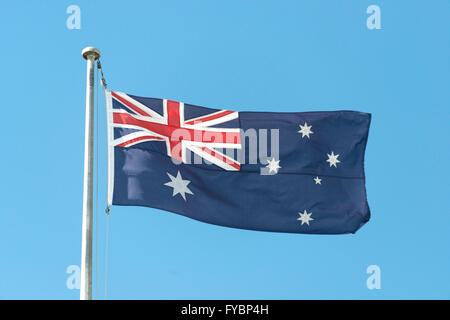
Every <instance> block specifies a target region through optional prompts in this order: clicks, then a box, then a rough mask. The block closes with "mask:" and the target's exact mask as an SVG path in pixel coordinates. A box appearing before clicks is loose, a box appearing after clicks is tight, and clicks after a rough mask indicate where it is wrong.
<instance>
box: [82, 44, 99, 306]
mask: <svg viewBox="0 0 450 320" xmlns="http://www.w3.org/2000/svg"><path fill="white" fill-rule="evenodd" d="M81 55H82V56H83V58H84V59H86V62H87V80H86V122H85V133H84V178H83V226H82V240H81V286H80V300H92V230H93V217H92V204H93V196H92V194H93V193H92V190H93V182H94V175H93V172H92V171H93V164H94V154H93V153H94V68H95V60H97V59H99V58H100V51H99V50H98V49H96V48H94V47H86V48H84V49H83V51H82V52H81Z"/></svg>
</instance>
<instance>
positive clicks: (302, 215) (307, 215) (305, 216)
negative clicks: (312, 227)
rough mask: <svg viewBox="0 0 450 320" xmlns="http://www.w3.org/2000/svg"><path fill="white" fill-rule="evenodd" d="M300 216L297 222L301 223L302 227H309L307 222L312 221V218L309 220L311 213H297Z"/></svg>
mask: <svg viewBox="0 0 450 320" xmlns="http://www.w3.org/2000/svg"><path fill="white" fill-rule="evenodd" d="M298 214H299V215H300V218H297V220H299V221H301V222H302V225H303V224H304V223H306V224H307V225H308V226H309V222H310V221H312V220H314V219H313V218H311V215H312V212H310V213H308V212H306V210H305V211H303V213H301V212H299V213H298Z"/></svg>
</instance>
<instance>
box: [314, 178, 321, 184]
mask: <svg viewBox="0 0 450 320" xmlns="http://www.w3.org/2000/svg"><path fill="white" fill-rule="evenodd" d="M314 181H315V182H316V184H322V179H320V178H319V177H315V178H314Z"/></svg>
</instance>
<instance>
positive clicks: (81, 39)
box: [0, 0, 450, 299]
mask: <svg viewBox="0 0 450 320" xmlns="http://www.w3.org/2000/svg"><path fill="white" fill-rule="evenodd" d="M71 4H76V5H79V6H80V8H81V29H80V30H69V29H67V27H66V19H67V17H68V16H69V15H68V14H66V8H67V7H68V6H69V5H71ZM371 4H376V5H379V6H380V8H381V27H382V28H381V30H369V29H368V28H367V27H366V19H367V17H368V14H366V8H367V7H368V6H369V5H371ZM449 9H450V3H449V2H448V1H447V0H436V1H423V0H422V1H380V0H370V1H365V0H358V1H356V0H355V1H312V0H310V1H260V0H259V1H196V0H190V1H145V2H144V1H126V2H124V1H121V2H119V1H117V2H116V1H39V2H38V1H33V2H31V1H3V2H1V4H0V27H1V30H2V36H1V38H2V39H1V51H0V55H1V60H0V61H1V62H0V63H1V76H0V85H1V88H2V93H3V97H2V101H1V106H2V107H1V109H2V113H3V121H2V126H3V132H4V133H5V136H4V139H3V146H2V150H3V151H2V156H1V157H0V165H1V168H2V179H1V183H0V191H1V199H2V206H1V220H0V243H1V258H0V298H2V299H5V298H19V299H21V298H24V299H49V298H56V299H78V297H79V291H78V290H69V289H68V288H67V287H66V279H67V277H68V276H69V275H68V274H66V268H67V267H68V266H69V265H79V264H80V254H81V211H82V182H83V181H82V179H83V176H82V174H83V150H84V117H85V106H84V102H85V74H86V66H85V61H84V60H83V59H82V58H81V50H82V49H83V48H84V47H85V46H88V45H94V46H96V47H98V48H99V49H100V50H101V52H102V63H103V67H104V70H105V77H106V78H107V81H108V84H109V86H110V88H112V89H116V90H120V91H124V92H128V93H131V94H135V95H141V96H149V97H161V98H171V99H175V100H181V101H185V102H189V103H193V104H197V105H203V106H207V107H213V108H216V107H218V108H220V107H223V108H231V109H234V110H238V111H245V110H253V111H315V110H337V109H343V108H345V109H353V110H359V111H365V112H370V113H372V117H373V118H372V126H371V130H370V134H369V142H368V146H367V153H366V175H367V192H368V200H369V205H370V207H371V211H372V219H371V221H370V222H369V223H368V224H366V225H365V226H364V227H363V228H362V229H360V230H359V231H358V232H357V233H356V234H354V235H342V236H311V235H298V234H279V233H267V232H254V231H245V230H235V229H228V228H224V227H218V226H214V225H208V224H204V223H201V222H197V221H194V220H190V219H188V218H185V217H182V216H179V215H175V214H171V213H167V212H164V211H159V210H154V209H149V208H139V207H113V208H112V213H111V216H110V222H111V229H110V243H109V258H108V259H109V260H108V261H109V273H108V279H109V283H108V297H109V298H116V299H118V298H124V299H177V298H183V299H222V298H225V299H232V298H236V299H247V298H249V299H250V298H255V299H316V298H321V299H348V298H356V299H393V298H405V299H408V298H413V299H416V298H424V299H430V298H437V299H444V298H445V299H449V298H450V273H449V270H450V249H449V247H450V205H449V204H450V203H449V178H450V177H449V172H450V169H449V159H450V153H449V121H450V117H449V116H450V95H449V71H450V66H449V56H450V41H449V39H450V37H449V36H450V32H449V30H450V10H449ZM100 120H101V121H100V125H101V129H102V130H101V132H100V134H101V136H100V144H101V150H102V149H103V143H104V140H103V138H104V134H103V133H104V131H103V117H102V118H101V119H100ZM104 162H105V159H104V153H103V152H102V153H101V155H100V163H101V174H100V182H101V184H100V191H101V197H100V199H101V203H102V204H101V205H100V206H99V210H100V213H99V224H98V232H99V236H98V246H99V254H98V261H99V265H98V267H99V269H98V270H99V271H98V273H99V281H98V286H99V290H98V293H99V297H101V298H102V297H103V294H104V267H105V265H104V252H105V220H106V219H105V215H104V213H103V210H104V205H103V203H104V196H105V185H104V181H105V176H104V165H103V164H104ZM372 264H376V265H378V266H380V268H381V290H368V289H367V287H366V279H367V277H368V276H369V275H368V274H366V268H367V267H368V266H369V265H372Z"/></svg>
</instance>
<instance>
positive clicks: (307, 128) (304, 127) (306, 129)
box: [298, 122, 314, 139]
mask: <svg viewBox="0 0 450 320" xmlns="http://www.w3.org/2000/svg"><path fill="white" fill-rule="evenodd" d="M311 128H312V126H308V124H307V123H306V122H305V124H304V125H300V130H299V131H298V132H299V133H301V134H302V138H304V137H305V136H307V137H308V139H309V135H310V134H313V133H314V132H312V131H311Z"/></svg>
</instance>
